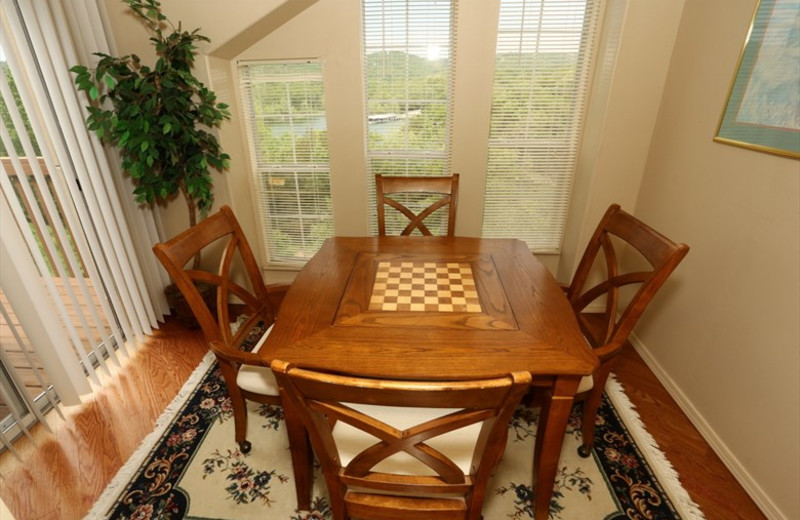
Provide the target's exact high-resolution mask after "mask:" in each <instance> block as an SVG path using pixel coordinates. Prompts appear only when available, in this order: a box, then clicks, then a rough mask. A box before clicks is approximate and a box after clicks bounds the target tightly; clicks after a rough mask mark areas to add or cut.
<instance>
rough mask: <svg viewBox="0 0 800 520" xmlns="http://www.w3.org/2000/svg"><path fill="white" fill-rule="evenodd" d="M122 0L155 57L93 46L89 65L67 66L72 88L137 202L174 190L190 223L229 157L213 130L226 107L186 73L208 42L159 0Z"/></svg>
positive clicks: (205, 206) (208, 200) (207, 201)
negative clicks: (147, 59)
mask: <svg viewBox="0 0 800 520" xmlns="http://www.w3.org/2000/svg"><path fill="white" fill-rule="evenodd" d="M122 1H123V2H124V3H125V4H127V5H128V7H129V8H130V9H131V10H132V11H133V12H134V13H135V15H136V17H137V18H138V19H139V20H140V21H141V22H142V24H144V25H145V27H146V28H147V29H148V31H149V33H150V34H151V37H150V41H151V42H152V44H153V45H154V47H155V53H156V56H157V60H156V62H155V64H154V65H153V66H148V65H144V64H143V63H142V62H141V60H140V59H139V57H138V56H137V55H135V54H130V55H127V56H122V57H114V56H109V55H107V54H104V53H99V52H98V53H95V55H96V56H98V57H99V58H100V60H99V61H98V62H97V64H96V66H95V67H94V68H93V69H90V68H88V67H86V66H83V65H76V66H74V67H72V68H71V69H70V70H71V71H72V72H73V73H74V74H75V84H76V85H77V87H78V90H82V91H84V92H86V93H87V94H88V96H89V100H90V104H89V106H88V107H87V109H88V111H89V115H88V117H87V121H86V122H87V126H88V128H89V129H90V130H92V131H94V132H95V133H96V134H97V136H98V137H99V138H100V140H101V141H102V142H104V143H107V144H110V145H113V146H115V147H116V148H118V149H119V152H120V155H121V158H122V168H123V170H124V171H126V172H127V173H128V174H129V175H130V176H131V178H132V179H133V181H134V184H135V188H134V191H133V194H134V196H135V197H136V201H137V202H139V203H147V204H152V203H153V202H161V201H168V200H171V199H172V198H173V197H174V196H176V195H177V194H178V193H180V194H181V195H182V196H183V198H184V200H185V201H186V204H187V206H188V208H189V225H190V226H194V225H195V224H196V223H197V218H198V214H199V215H200V216H201V217H202V216H205V214H206V213H207V212H208V210H210V209H211V206H212V204H213V202H214V195H213V179H212V176H211V171H210V170H211V169H215V170H218V171H223V170H226V169H227V168H228V164H229V160H230V157H229V156H228V154H226V153H223V152H222V149H221V147H220V145H219V142H218V141H217V138H216V136H215V135H214V134H212V133H211V129H213V128H215V127H219V126H220V124H221V123H222V121H224V120H226V119H229V118H230V112H229V111H228V106H227V105H226V104H224V103H218V102H217V99H216V95H215V94H214V92H212V91H211V90H209V89H208V88H206V87H205V85H203V83H202V82H201V81H200V80H199V79H197V78H196V77H195V76H194V74H193V73H192V67H193V65H194V60H195V53H196V51H197V43H198V42H201V41H205V42H208V41H210V40H209V39H208V38H207V37H206V36H203V35H201V34H199V29H195V30H194V31H191V32H189V31H185V30H183V29H182V28H181V24H180V23H178V25H177V26H175V25H174V24H173V23H172V22H170V21H169V20H168V19H167V17H166V16H165V15H164V14H163V13H162V12H161V3H160V2H158V1H157V0H122ZM195 262H199V259H197V258H196V259H195Z"/></svg>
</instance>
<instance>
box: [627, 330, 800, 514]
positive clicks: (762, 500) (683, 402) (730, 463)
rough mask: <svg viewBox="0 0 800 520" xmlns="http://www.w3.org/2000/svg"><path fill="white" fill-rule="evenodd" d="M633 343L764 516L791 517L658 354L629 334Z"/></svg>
mask: <svg viewBox="0 0 800 520" xmlns="http://www.w3.org/2000/svg"><path fill="white" fill-rule="evenodd" d="M629 341H630V343H631V345H633V347H634V348H635V349H636V352H638V353H639V355H640V356H641V357H642V359H643V360H644V362H645V364H646V365H647V366H648V367H649V368H650V370H652V371H653V373H654V374H655V376H656V377H657V378H658V380H659V381H660V382H661V384H662V385H664V388H666V390H667V392H668V393H669V394H670V396H672V398H673V399H675V402H677V403H678V406H679V407H680V409H681V410H682V411H683V413H684V414H686V417H688V418H689V421H691V423H692V424H693V425H694V426H695V428H697V430H698V431H699V432H700V435H702V436H703V438H704V439H705V440H706V442H707V443H708V444H709V446H710V447H711V449H712V450H714V452H715V453H716V454H717V455H718V456H719V458H720V459H721V460H722V462H723V464H725V466H726V467H727V468H728V470H730V472H731V473H732V474H733V476H734V478H736V480H737V481H738V482H739V484H741V486H742V487H743V488H744V490H745V492H747V494H748V495H750V498H752V499H753V501H754V502H755V503H756V505H757V506H758V507H759V509H761V511H762V512H763V513H764V515H765V516H766V517H767V518H768V519H769V520H789V518H788V517H787V516H786V515H784V514H783V512H782V511H781V510H780V509H779V508H778V507H777V506H776V505H775V504H774V503H773V502H772V500H770V498H769V496H767V494H766V493H765V492H764V490H763V489H762V488H761V486H760V485H759V484H758V482H756V481H755V480H754V479H753V477H752V476H751V475H750V473H749V472H748V471H747V470H746V469H745V468H744V466H743V465H742V464H741V463H740V462H739V459H738V458H737V457H736V456H735V455H734V453H733V452H732V451H731V450H730V449H729V448H728V446H727V445H726V444H725V443H724V442H723V441H722V439H721V438H720V437H719V436H718V435H717V433H716V432H715V431H714V429H713V428H711V425H709V424H708V422H706V420H705V418H704V417H703V416H702V415H701V414H700V412H699V411H698V410H697V408H695V407H694V405H693V404H692V402H691V401H690V400H689V398H688V397H687V396H686V394H684V393H683V391H682V390H681V389H680V387H678V385H677V384H675V381H674V380H673V379H672V378H671V377H670V376H669V374H667V373H666V371H664V369H663V368H662V367H661V365H660V364H659V363H658V361H656V359H655V357H653V355H652V354H651V353H650V351H649V350H648V349H647V346H646V345H645V344H644V343H643V342H642V341H641V340H640V339H639V338H638V337H636V335H635V334H631V335H630V337H629Z"/></svg>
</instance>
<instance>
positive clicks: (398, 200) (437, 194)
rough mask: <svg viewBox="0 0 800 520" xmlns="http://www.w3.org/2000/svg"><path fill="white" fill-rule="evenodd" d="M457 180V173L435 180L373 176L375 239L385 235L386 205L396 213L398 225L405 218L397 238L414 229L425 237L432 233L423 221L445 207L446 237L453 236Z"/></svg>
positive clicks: (456, 204)
mask: <svg viewBox="0 0 800 520" xmlns="http://www.w3.org/2000/svg"><path fill="white" fill-rule="evenodd" d="M458 177H459V176H458V174H457V173H454V174H453V175H448V176H436V177H421V176H413V177H412V176H409V177H404V176H385V175H380V174H379V175H376V176H375V191H376V193H377V206H378V236H382V237H383V236H386V228H387V224H386V221H387V214H386V206H389V207H391V208H394V209H395V210H397V212H394V215H396V216H397V217H399V218H400V220H401V221H402V222H405V220H406V219H408V224H407V225H406V226H405V227H404V228H403V230H402V231H401V232H400V234H401V235H410V234H411V233H413V232H414V230H418V231H419V232H420V233H422V234H423V235H425V236H431V235H433V233H432V232H431V231H430V229H429V228H428V226H427V225H425V222H424V220H425V219H426V218H428V217H429V216H431V215H432V214H433V213H434V212H436V211H437V210H439V209H441V208H445V207H447V235H446V236H449V237H451V236H453V235H454V234H455V226H456V210H457V208H458ZM390 215H391V213H390ZM400 215H402V216H403V217H405V218H403V217H400ZM401 226H402V224H401Z"/></svg>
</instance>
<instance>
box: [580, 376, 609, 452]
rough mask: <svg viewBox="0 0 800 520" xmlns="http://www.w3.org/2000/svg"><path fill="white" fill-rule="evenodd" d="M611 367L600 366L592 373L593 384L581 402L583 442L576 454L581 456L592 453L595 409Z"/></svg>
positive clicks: (601, 397) (597, 406)
mask: <svg viewBox="0 0 800 520" xmlns="http://www.w3.org/2000/svg"><path fill="white" fill-rule="evenodd" d="M610 371H611V367H602V366H601V367H600V368H599V369H598V370H597V371H596V372H595V373H594V376H593V377H594V386H593V387H592V389H591V390H590V391H589V395H587V396H586V400H585V401H584V402H583V418H582V420H581V434H582V437H583V444H582V445H581V446H580V447H578V455H580V456H581V457H583V458H586V457H588V456H589V455H591V453H592V446H593V445H594V430H595V424H594V423H595V420H596V419H597V409H598V408H600V403H601V401H602V399H603V392H604V391H605V387H606V381H607V380H608V374H609V372H610Z"/></svg>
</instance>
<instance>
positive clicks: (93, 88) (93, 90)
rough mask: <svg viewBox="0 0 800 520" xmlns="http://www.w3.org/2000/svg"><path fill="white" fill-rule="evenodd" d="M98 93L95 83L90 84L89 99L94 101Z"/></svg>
mask: <svg viewBox="0 0 800 520" xmlns="http://www.w3.org/2000/svg"><path fill="white" fill-rule="evenodd" d="M99 95H100V92H99V91H98V90H97V87H96V86H95V85H92V86H91V87H90V88H89V99H91V100H92V101H95V100H96V99H97V98H98V96H99Z"/></svg>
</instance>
